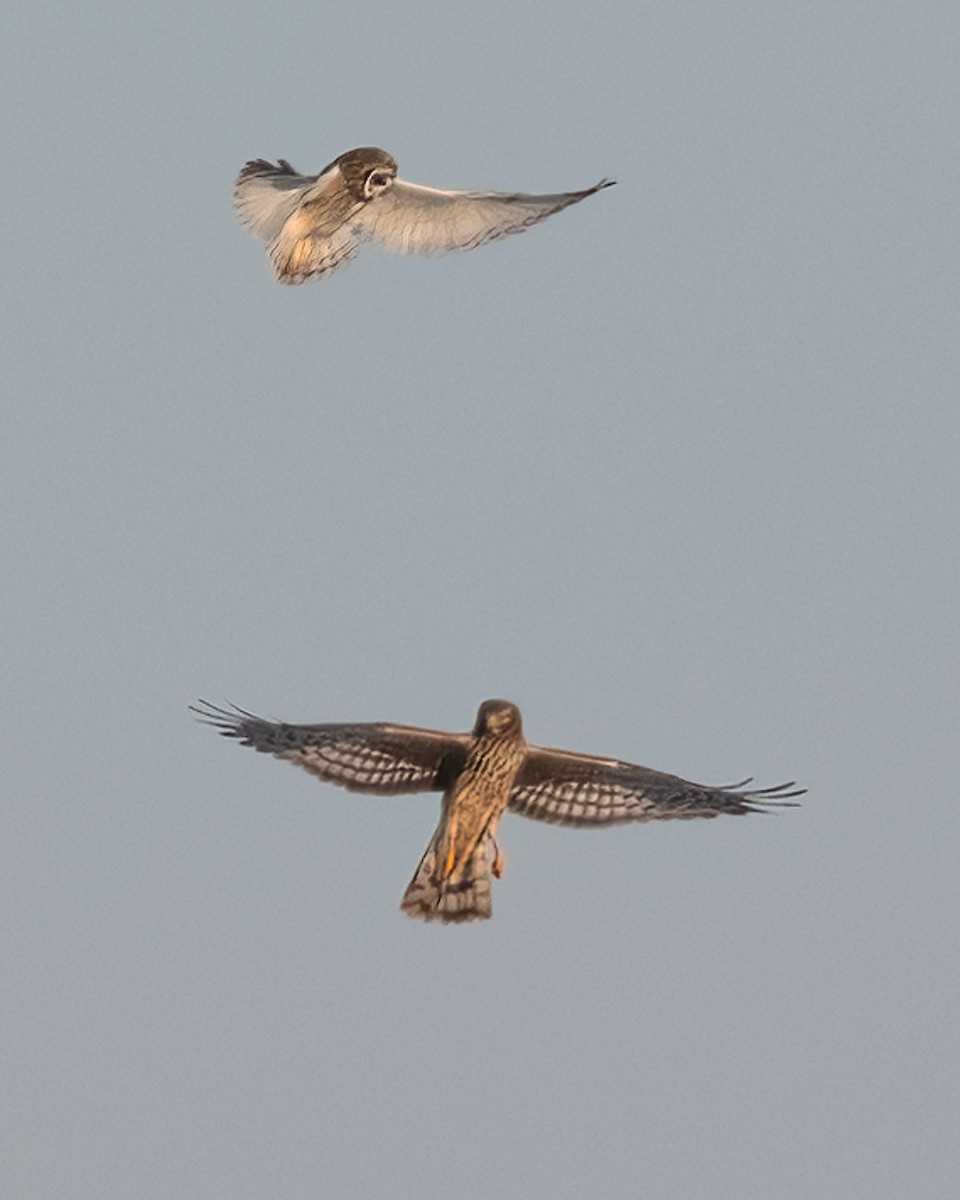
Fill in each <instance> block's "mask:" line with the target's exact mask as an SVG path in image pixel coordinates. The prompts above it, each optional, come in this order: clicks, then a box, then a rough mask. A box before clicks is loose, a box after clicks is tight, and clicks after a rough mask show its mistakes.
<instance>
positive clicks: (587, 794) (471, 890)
mask: <svg viewBox="0 0 960 1200" xmlns="http://www.w3.org/2000/svg"><path fill="white" fill-rule="evenodd" d="M190 707H191V711H193V712H195V713H197V714H198V716H199V717H200V719H201V720H203V721H205V722H206V723H207V724H209V725H212V726H214V728H216V729H218V730H219V731H220V733H222V734H223V735H224V737H230V738H236V739H237V740H238V741H239V742H240V743H241V744H242V745H244V746H252V747H253V749H254V750H260V751H262V752H263V753H265V754H273V755H274V756H275V757H276V758H283V759H286V760H287V761H288V762H292V763H295V764H296V765H297V766H299V767H303V768H304V770H307V771H309V772H310V773H311V774H312V775H317V776H318V777H319V778H320V779H322V780H324V781H325V782H326V783H336V784H339V785H340V786H341V787H345V788H348V789H350V790H352V791H356V792H370V793H372V794H375V795H381V796H394V795H400V794H401V793H404V792H428V791H436V792H442V793H443V800H442V802H441V811H440V822H439V824H438V825H437V828H436V831H435V832H434V835H433V837H432V838H431V839H430V844H429V845H428V846H427V849H426V852H425V853H424V856H423V858H422V859H421V860H420V865H419V866H418V867H417V869H416V871H415V872H414V876H413V879H412V880H411V881H410V885H409V887H408V888H407V890H406V892H405V893H404V896H403V900H402V901H401V904H400V907H401V909H402V910H403V911H404V912H405V913H407V914H408V915H409V916H411V917H418V918H420V919H421V920H424V921H445V922H450V921H473V920H477V919H483V918H486V917H489V916H490V914H491V897H490V892H491V882H492V877H493V876H495V877H496V878H498V879H499V877H500V875H501V874H502V872H503V856H502V854H501V853H500V848H499V846H498V845H497V841H496V832H497V823H498V821H499V820H500V818H501V816H502V815H503V813H504V811H505V810H506V809H510V810H511V811H512V812H515V813H520V814H521V815H522V816H525V817H534V818H536V819H537V820H540V821H550V822H552V823H553V824H556V825H572V826H581V827H588V826H589V827H591V828H599V827H600V826H604V825H617V824H621V823H624V822H627V821H657V820H666V819H669V818H673V817H681V818H690V817H715V816H717V815H718V814H719V813H733V814H740V813H748V812H758V811H763V809H764V808H769V807H770V806H776V805H784V804H785V805H786V806H788V807H792V805H791V804H790V801H791V800H793V799H794V798H795V797H797V796H801V795H803V793H804V792H805V791H806V789H805V788H797V787H795V786H794V784H793V782H792V781H791V782H790V783H781V784H778V785H777V786H776V787H769V788H749V789H748V785H749V784H750V783H751V782H752V780H750V779H744V780H742V781H741V782H740V783H736V784H731V785H729V786H727V787H720V788H714V787H704V786H702V785H701V784H698V783H690V782H689V781H688V780H686V779H680V778H679V777H678V776H676V775H665V774H663V773H662V772H661V771H652V770H650V768H649V767H640V766H636V765H635V764H634V763H628V762H620V761H619V760H618V759H615V758H595V757H593V756H592V755H589V754H574V753H572V752H571V751H569V750H548V749H545V748H544V747H542V746H533V745H531V744H530V743H529V742H527V741H525V740H524V737H523V729H522V724H521V720H520V710H519V709H518V708H517V706H516V705H515V704H510V703H509V702H508V701H506V700H484V702H483V703H482V704H481V705H480V708H479V710H478V712H477V719H476V723H475V724H474V727H473V732H472V733H443V732H441V731H439V730H436V729H418V728H416V727H414V726H412V725H392V724H372V725H287V724H285V723H276V722H273V721H265V720H263V719H261V718H260V717H255V716H254V715H253V714H252V713H248V712H244V710H243V709H241V708H232V709H226V708H218V707H216V706H215V705H213V704H208V703H207V702H206V701H203V700H201V701H199V702H198V705H191V706H190Z"/></svg>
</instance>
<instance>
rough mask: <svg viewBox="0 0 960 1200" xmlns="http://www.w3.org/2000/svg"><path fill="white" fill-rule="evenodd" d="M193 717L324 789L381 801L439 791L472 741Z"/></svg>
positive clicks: (240, 716) (226, 712)
mask: <svg viewBox="0 0 960 1200" xmlns="http://www.w3.org/2000/svg"><path fill="white" fill-rule="evenodd" d="M193 711H194V712H195V713H197V714H198V715H199V716H200V717H201V719H202V720H204V721H206V722H207V724H209V725H213V726H214V727H215V728H216V729H218V730H219V731H220V733H222V734H223V736H224V737H231V738H236V739H237V740H238V741H239V742H240V743H241V744H242V745H244V746H252V747H253V749H254V750H259V751H261V752H262V753H265V754H273V755H274V756H275V757H276V758H282V759H285V760H286V761H287V762H291V763H294V764H295V765H296V766H298V767H303V769H304V770H305V771H309V772H310V773H311V775H316V776H317V777H318V778H320V779H322V780H324V781H325V782H327V783H335V784H339V785H340V786H341V787H345V788H348V789H349V790H351V791H357V792H371V793H374V794H378V795H382V796H395V795H401V794H403V793H407V792H427V791H443V790H444V789H445V788H446V787H447V786H448V785H449V783H450V781H451V780H452V779H453V778H455V777H456V776H457V774H458V773H459V772H460V770H461V769H462V767H463V763H464V760H465V759H466V754H467V749H468V747H469V744H470V741H471V738H470V737H469V735H467V734H456V733H441V732H438V731H435V730H432V729H417V728H415V727H413V726H408V725H390V724H369V725H286V724H283V723H280V722H273V721H266V720H263V719H262V718H260V717H255V716H254V715H253V714H252V713H247V712H244V711H243V710H242V709H239V708H238V709H226V708H218V707H216V706H215V705H212V704H208V703H206V702H205V701H201V702H200V705H199V706H193Z"/></svg>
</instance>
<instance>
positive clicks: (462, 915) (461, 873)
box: [400, 829, 497, 923]
mask: <svg viewBox="0 0 960 1200" xmlns="http://www.w3.org/2000/svg"><path fill="white" fill-rule="evenodd" d="M440 836H441V831H440V829H438V830H437V832H436V833H435V834H434V835H433V837H432V838H431V840H430V845H429V846H428V847H427V850H426V853H425V854H424V856H423V858H422V859H421V860H420V865H419V867H417V869H416V871H415V872H414V876H413V879H411V880H410V885H409V887H408V888H407V890H406V891H405V892H404V894H403V899H402V900H401V902H400V908H401V909H402V911H403V912H405V913H406V914H407V916H408V917H417V918H419V919H420V920H421V921H443V922H445V923H446V922H455V921H483V920H486V919H487V918H488V917H489V916H490V915H491V912H492V904H491V895H490V893H491V888H492V874H493V869H494V862H495V860H496V858H497V847H496V842H495V840H494V836H493V833H492V832H491V831H489V830H488V831H486V832H485V833H484V834H483V836H482V837H481V838H480V841H479V842H478V843H477V845H476V847H475V848H474V850H473V852H472V853H471V854H470V855H469V856H468V857H467V858H466V859H465V860H464V862H463V863H462V864H461V865H458V866H457V867H456V868H455V869H454V870H453V871H451V872H449V873H448V874H447V875H444V873H443V871H442V863H441V862H440V858H441V855H440V851H439V846H440Z"/></svg>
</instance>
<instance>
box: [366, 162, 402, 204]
mask: <svg viewBox="0 0 960 1200" xmlns="http://www.w3.org/2000/svg"><path fill="white" fill-rule="evenodd" d="M396 175H397V172H396V168H394V169H393V170H392V171H391V170H390V168H389V167H374V168H373V170H372V171H368V172H367V175H366V178H365V179H364V181H363V198H364V200H372V199H373V198H374V196H379V195H380V193H381V192H385V191H386V190H387V188H388V187H390V186H391V185H392V184H393V181H394V179H395V178H396Z"/></svg>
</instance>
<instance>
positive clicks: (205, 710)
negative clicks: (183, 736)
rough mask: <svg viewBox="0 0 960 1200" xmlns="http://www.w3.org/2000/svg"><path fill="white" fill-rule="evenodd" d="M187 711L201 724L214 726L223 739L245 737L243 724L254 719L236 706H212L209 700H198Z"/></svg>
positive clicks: (189, 705) (188, 706)
mask: <svg viewBox="0 0 960 1200" xmlns="http://www.w3.org/2000/svg"><path fill="white" fill-rule="evenodd" d="M187 709H188V710H189V711H190V712H192V713H193V714H194V716H195V717H196V718H197V720H198V721H199V722H200V723H201V724H203V725H210V726H212V727H213V728H214V729H216V731H217V732H218V733H220V734H222V735H223V737H232V738H240V737H243V736H244V733H243V728H242V726H243V723H244V721H246V720H248V719H250V718H251V717H252V713H248V712H244V710H243V709H242V708H237V707H236V705H231V706H230V707H229V708H221V707H220V706H219V705H217V704H211V703H210V701H209V700H198V701H197V703H196V704H188V705H187ZM253 719H254V720H255V719H256V718H253Z"/></svg>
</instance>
